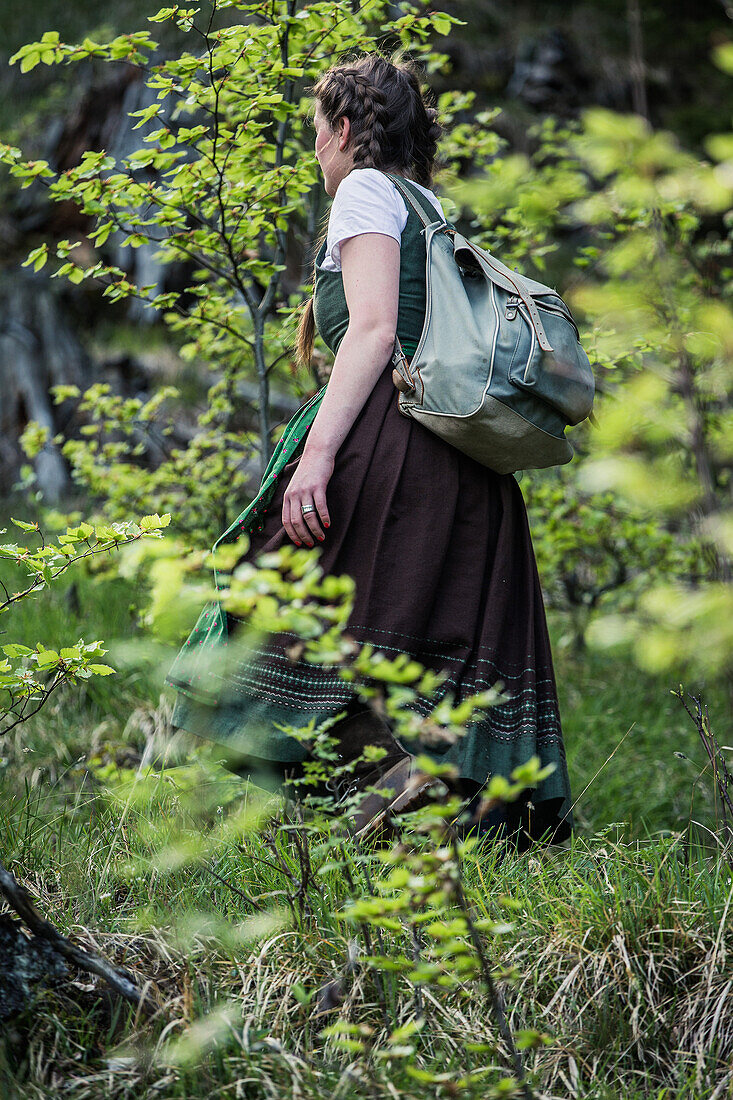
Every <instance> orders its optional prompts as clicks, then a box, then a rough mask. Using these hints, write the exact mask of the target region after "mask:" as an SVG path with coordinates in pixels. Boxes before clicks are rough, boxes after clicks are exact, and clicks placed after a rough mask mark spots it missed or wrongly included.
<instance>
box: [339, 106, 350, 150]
mask: <svg viewBox="0 0 733 1100" xmlns="http://www.w3.org/2000/svg"><path fill="white" fill-rule="evenodd" d="M338 129H339V138H338V147H339V149H340V150H341V152H342V153H343V151H344V150H345V149H346V146H347V145H348V144H349V140H350V138H351V121H350V119H348V118H347V117H346V115H342V116H341V118H340V119H339V120H338Z"/></svg>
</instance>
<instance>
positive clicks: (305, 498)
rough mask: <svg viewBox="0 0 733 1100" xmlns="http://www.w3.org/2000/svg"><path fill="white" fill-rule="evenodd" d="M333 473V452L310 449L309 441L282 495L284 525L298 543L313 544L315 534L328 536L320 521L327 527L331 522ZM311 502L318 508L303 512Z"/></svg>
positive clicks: (320, 540)
mask: <svg viewBox="0 0 733 1100" xmlns="http://www.w3.org/2000/svg"><path fill="white" fill-rule="evenodd" d="M332 473H333V455H331V454H328V453H325V452H322V451H315V450H314V451H311V452H310V453H309V451H308V447H307V445H306V447H305V449H304V451H303V456H302V458H301V460H300V462H299V463H298V468H297V470H296V471H295V473H294V474H293V476H292V478H291V480H290V484H289V485H288V487H287V489H286V490H285V495H284V497H283V527H284V528H285V530H286V531H287V533H288V538H290V539H292V541H293V542H294V543H295V545H296V546H300V545H301V543H305V545H306V546H313V545H314V542H313V540H314V538H316V539H318V541H319V542H323V540H324V538H325V537H326V536H325V534H324V533H323V528H322V527H321V523H322V524H323V526H324V527H329V526H330V524H331V518H330V516H329V514H328V505H327V504H326V488H327V486H328V483H329V481H330V480H331V474H332ZM309 505H310V507H314V506H315V510H314V511H312V512H306V513H305V515H303V512H302V509H303V508H304V507H305V508H308V506H309ZM319 521H320V522H319Z"/></svg>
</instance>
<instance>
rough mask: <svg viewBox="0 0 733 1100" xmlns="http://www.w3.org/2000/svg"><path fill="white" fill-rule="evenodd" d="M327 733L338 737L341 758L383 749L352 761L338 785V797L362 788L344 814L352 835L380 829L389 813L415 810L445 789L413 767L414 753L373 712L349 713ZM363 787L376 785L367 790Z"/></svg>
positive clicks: (370, 833) (441, 793) (344, 761)
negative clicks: (342, 783) (343, 782)
mask: <svg viewBox="0 0 733 1100" xmlns="http://www.w3.org/2000/svg"><path fill="white" fill-rule="evenodd" d="M332 735H333V736H335V737H337V738H338V741H339V745H338V753H339V759H340V762H342V763H346V762H348V761H350V760H356V758H357V757H358V756H360V755H361V754H362V753H363V752H364V749H365V748H366V746H367V745H377V746H379V747H380V748H383V749H385V755H384V756H383V757H382V759H381V760H379V761H361V762H359V763H355V764H354V766H353V769H352V771H351V774H350V776H349V781H348V783H347V784H346V785H345V788H344V789H342V799H346V798H348V797H349V796H351V795H354V794H356V793H358V792H359V791H362V790H363V791H365V792H366V793H365V795H364V798H363V799H362V800H361V801H359V802H358V803H357V805H356V808H355V809H353V810H352V811H351V812H350V814H349V822H350V826H351V829H352V831H353V834H354V835H355V836H357V837H359V838H361V839H363V838H365V837H367V836H369V835H374V834H375V833H378V832H380V831H381V830H382V828H383V827H384V825H385V822H386V820H387V818H388V817H389V815H390V814H392V813H395V814H396V813H403V812H405V811H407V810H416V809H418V808H419V807H420V806H424V805H425V804H426V803H427V802H428V801H429V800H430V798H431V797H434V796H439V797H440V796H441V795H443V794H445V793H447V788H446V787H445V785H444V784H442V783H437V782H436V781H435V780H434V779H433V778H432V777H431V776H425V775H423V774H422V773H418V772H417V769H416V767H415V759H414V757H413V756H411V755H410V753H408V752H407V751H406V750H405V749H404V748H403V747H402V745H401V744H400V742H399V741H398V740H397V739H396V738H395V736H394V734H393V733H392V731H391V729H390V728H389V726H388V725H387V723H386V722H384V721H383V720H382V719H381V718H380V717H379V715H377V714H375V713H374V711H372V710H367V709H365V710H361V711H358V712H356V713H353V714H351V715H350V716H349V717H347V718H344V719H343V720H342V721H341V722H339V723H338V725H337V726H334V727H333V731H332ZM369 787H373V788H376V789H375V790H372V791H369V790H367V788H369Z"/></svg>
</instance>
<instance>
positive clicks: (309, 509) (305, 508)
mask: <svg viewBox="0 0 733 1100" xmlns="http://www.w3.org/2000/svg"><path fill="white" fill-rule="evenodd" d="M315 510H316V506H315V504H304V505H303V507H302V508H301V509H300V511H301V513H302V514H303V515H304V516H305V515H307V514H308V512H315Z"/></svg>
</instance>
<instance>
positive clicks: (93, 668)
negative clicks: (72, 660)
mask: <svg viewBox="0 0 733 1100" xmlns="http://www.w3.org/2000/svg"><path fill="white" fill-rule="evenodd" d="M86 667H87V669H88V671H89V672H93V673H94V675H95V676H111V675H112V673H113V672H116V671H117V669H114V668H112V666H111V665H87V666H86Z"/></svg>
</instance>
